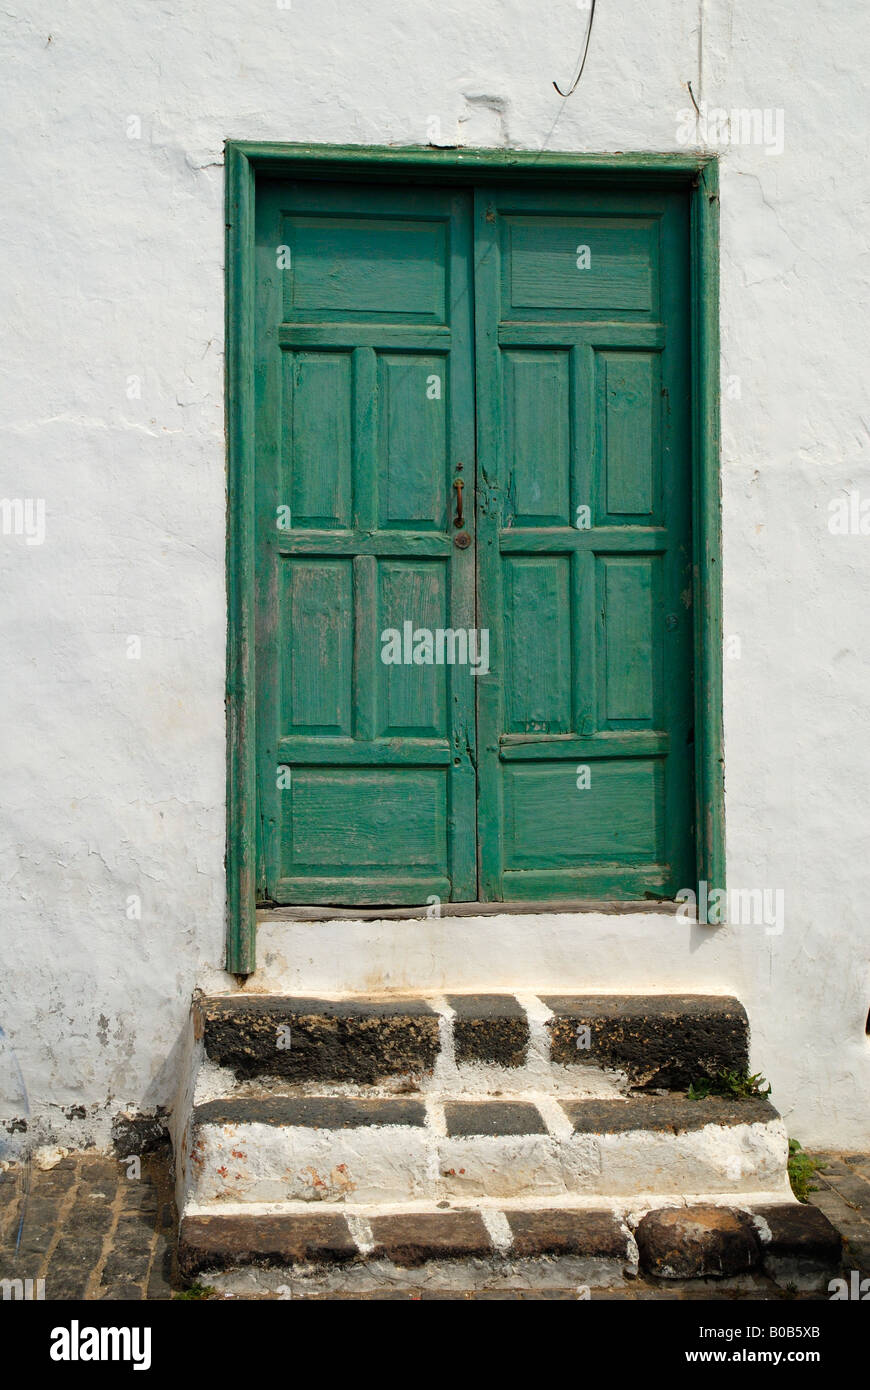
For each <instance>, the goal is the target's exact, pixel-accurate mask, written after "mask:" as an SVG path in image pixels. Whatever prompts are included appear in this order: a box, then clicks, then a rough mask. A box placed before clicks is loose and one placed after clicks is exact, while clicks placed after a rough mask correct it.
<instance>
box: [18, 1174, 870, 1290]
mask: <svg viewBox="0 0 870 1390" xmlns="http://www.w3.org/2000/svg"><path fill="white" fill-rule="evenodd" d="M813 1157H814V1158H816V1159H818V1160H819V1161H820V1162H822V1163H824V1165H825V1166H824V1168H823V1169H821V1170H819V1171H818V1172H817V1173H816V1174H815V1176H814V1178H813V1185H814V1186H815V1187H816V1189H817V1190H816V1191H812V1192H811V1193H810V1201H812V1202H813V1203H815V1205H816V1206H818V1207H820V1208H821V1210H822V1211H823V1212H824V1213H825V1215H826V1216H827V1217H828V1218H829V1219H830V1220H831V1221H832V1222H833V1223H834V1225H835V1226H837V1227H838V1229H839V1230H840V1232H841V1234H842V1235H843V1237H844V1239H845V1240H846V1242H847V1250H846V1260H845V1266H846V1268H847V1269H850V1268H855V1269H858V1270H860V1271H861V1272H862V1273H865V1274H870V1155H868V1154H833V1153H831V1154H814V1155H813ZM128 1167H129V1165H128V1162H127V1161H126V1160H118V1159H113V1158H111V1157H106V1156H105V1155H93V1154H87V1153H82V1154H73V1155H70V1156H68V1157H66V1158H62V1159H61V1160H60V1161H59V1162H58V1163H56V1164H55V1165H54V1167H52V1168H48V1169H41V1168H39V1167H38V1166H37V1165H36V1164H35V1163H34V1164H32V1165H30V1166H29V1167H28V1166H23V1165H22V1166H19V1167H17V1168H11V1169H9V1170H7V1171H6V1172H0V1279H34V1280H35V1279H43V1280H44V1281H45V1298H46V1299H48V1300H53V1299H58V1300H65V1299H98V1300H99V1299H126V1300H141V1299H170V1298H173V1297H178V1296H179V1295H181V1296H183V1297H187V1298H190V1297H197V1296H203V1297H208V1296H209V1291H208V1290H206V1289H200V1288H199V1287H198V1286H194V1288H193V1289H192V1290H189V1291H186V1292H185V1291H183V1285H182V1284H181V1282H180V1281H179V1280H178V1279H177V1276H176V1273H175V1270H174V1262H173V1261H174V1250H175V1233H176V1220H177V1218H176V1212H175V1204H174V1200H173V1189H172V1181H171V1175H170V1165H169V1155H168V1153H167V1152H165V1151H164V1152H158V1153H155V1154H153V1155H151V1156H150V1157H147V1158H144V1159H143V1160H142V1164H141V1173H140V1175H139V1176H128ZM25 1196H26V1200H25ZM19 1228H20V1235H19ZM273 1297H277V1296H273ZM354 1297H355V1298H357V1299H364V1300H372V1299H390V1300H405V1301H409V1300H418V1299H422V1300H423V1301H428V1300H431V1299H439V1300H443V1299H449V1298H460V1299H471V1300H481V1301H492V1300H496V1299H512V1300H524V1301H541V1300H553V1299H573V1300H576V1299H577V1298H578V1290H577V1289H576V1288H566V1289H546V1290H544V1289H540V1290H535V1289H526V1290H516V1291H508V1290H504V1291H484V1290H480V1291H475V1292H471V1293H466V1292H462V1293H459V1294H449V1293H445V1292H444V1291H442V1290H437V1291H436V1290H434V1289H433V1290H431V1291H425V1290H424V1291H422V1292H420V1291H412V1290H407V1289H403V1290H398V1289H383V1290H381V1291H379V1292H378V1293H375V1294H358V1295H355V1296H354ZM789 1297H794V1295H789V1294H788V1293H787V1292H785V1291H783V1290H782V1289H779V1288H778V1287H777V1286H776V1285H775V1284H773V1283H772V1282H771V1281H770V1280H768V1279H766V1278H764V1277H763V1276H747V1277H746V1278H744V1279H742V1280H740V1281H736V1280H734V1281H720V1280H712V1279H711V1280H703V1281H698V1280H693V1281H687V1282H685V1283H683V1282H677V1281H674V1282H671V1281H668V1282H666V1283H655V1282H650V1281H648V1280H644V1279H636V1280H632V1281H627V1282H626V1283H625V1284H624V1285H622V1286H621V1287H619V1288H612V1289H593V1290H592V1291H591V1298H592V1299H593V1300H597V1299H619V1300H625V1301H634V1302H646V1301H649V1300H656V1299H661V1300H673V1299H692V1300H710V1299H730V1300H739V1299H783V1298H789ZM801 1297H806V1295H802V1296H801Z"/></svg>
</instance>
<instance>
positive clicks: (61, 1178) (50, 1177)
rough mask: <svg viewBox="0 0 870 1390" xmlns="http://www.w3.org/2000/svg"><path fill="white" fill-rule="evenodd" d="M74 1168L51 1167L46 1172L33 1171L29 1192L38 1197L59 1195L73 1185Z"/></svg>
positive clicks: (63, 1193)
mask: <svg viewBox="0 0 870 1390" xmlns="http://www.w3.org/2000/svg"><path fill="white" fill-rule="evenodd" d="M75 1182H76V1172H75V1169H74V1168H59V1169H58V1168H51V1169H49V1171H48V1172H47V1173H42V1172H39V1171H37V1172H35V1173H34V1174H33V1177H32V1179H31V1189H30V1190H31V1192H33V1193H35V1194H36V1195H37V1196H39V1197H54V1198H57V1197H60V1196H61V1195H65V1194H66V1193H68V1192H69V1191H70V1190H71V1188H72V1187H74V1186H75Z"/></svg>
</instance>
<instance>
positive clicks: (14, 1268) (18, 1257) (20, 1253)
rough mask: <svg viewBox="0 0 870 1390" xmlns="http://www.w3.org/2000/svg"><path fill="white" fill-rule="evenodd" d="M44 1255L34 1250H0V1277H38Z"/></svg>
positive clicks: (41, 1270) (43, 1263)
mask: <svg viewBox="0 0 870 1390" xmlns="http://www.w3.org/2000/svg"><path fill="white" fill-rule="evenodd" d="M44 1265H45V1256H44V1255H43V1254H42V1253H40V1252H39V1251H36V1250H23V1249H19V1250H17V1251H16V1250H9V1251H6V1250H4V1251H0V1279H38V1278H40V1277H41V1275H42V1272H43V1268H44Z"/></svg>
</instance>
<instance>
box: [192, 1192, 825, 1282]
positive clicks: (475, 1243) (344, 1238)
mask: <svg viewBox="0 0 870 1390" xmlns="http://www.w3.org/2000/svg"><path fill="white" fill-rule="evenodd" d="M840 1265H841V1241H840V1237H839V1235H838V1234H837V1232H836V1230H835V1229H834V1227H833V1226H832V1225H831V1224H830V1222H829V1221H828V1220H827V1218H826V1217H825V1216H824V1215H823V1214H822V1213H821V1212H820V1211H818V1210H817V1209H816V1208H815V1207H808V1206H801V1205H799V1204H798V1203H797V1202H794V1201H784V1202H777V1203H771V1202H767V1203H763V1204H760V1205H756V1206H755V1207H751V1206H746V1205H736V1204H733V1203H732V1204H730V1205H726V1204H710V1203H706V1204H703V1205H692V1204H688V1205H687V1204H680V1205H674V1206H670V1207H665V1208H653V1209H651V1210H648V1211H646V1212H644V1213H642V1214H638V1213H636V1212H634V1213H633V1212H631V1211H629V1210H614V1209H612V1208H606V1207H602V1208H600V1209H595V1208H589V1207H586V1208H579V1207H570V1206H526V1207H523V1206H512V1207H507V1206H506V1207H505V1208H504V1209H499V1208H497V1207H492V1206H490V1207H482V1206H478V1207H475V1206H465V1207H458V1208H453V1209H451V1210H440V1209H438V1208H435V1207H429V1208H424V1207H419V1208H417V1209H413V1210H410V1209H409V1210H404V1211H401V1212H395V1211H393V1212H390V1211H388V1210H384V1209H382V1208H379V1207H376V1206H374V1207H372V1208H370V1209H369V1210H368V1211H367V1212H366V1213H365V1214H364V1215H360V1214H357V1215H349V1214H346V1213H344V1212H342V1211H337V1210H335V1209H333V1210H323V1209H322V1208H321V1209H319V1210H316V1211H311V1210H310V1209H307V1210H301V1211H300V1210H295V1211H285V1212H268V1211H266V1212H261V1211H256V1212H252V1211H239V1210H238V1209H236V1210H233V1211H225V1212H221V1213H217V1214H212V1213H206V1214H202V1213H193V1214H185V1216H184V1218H183V1220H182V1223H181V1230H180V1236H179V1266H180V1269H181V1271H182V1273H183V1275H185V1276H186V1277H187V1278H193V1277H196V1278H197V1279H199V1280H200V1281H201V1282H204V1283H208V1284H212V1285H214V1286H215V1287H217V1288H219V1289H224V1290H226V1291H234V1292H241V1293H244V1292H252V1291H259V1292H266V1291H270V1290H271V1291H273V1292H274V1291H279V1292H280V1293H281V1295H282V1296H283V1297H293V1296H304V1295H305V1294H312V1293H317V1292H333V1293H337V1292H341V1291H345V1292H363V1291H365V1290H366V1289H367V1288H383V1287H384V1286H391V1287H396V1288H399V1287H403V1286H404V1287H414V1286H416V1285H425V1287H426V1288H429V1289H431V1288H438V1287H440V1288H445V1289H453V1290H455V1291H461V1290H462V1289H464V1288H477V1289H481V1288H495V1289H497V1288H507V1287H518V1288H522V1287H553V1288H555V1287H561V1288H564V1287H568V1286H571V1285H574V1286H576V1287H577V1288H578V1294H580V1295H581V1296H582V1292H583V1290H584V1289H585V1290H586V1291H588V1289H589V1288H591V1287H599V1288H600V1287H607V1286H616V1285H619V1284H620V1283H621V1282H622V1281H623V1280H624V1279H626V1278H629V1279H630V1278H633V1277H635V1276H636V1275H637V1274H638V1272H643V1273H644V1274H646V1275H648V1276H651V1277H653V1278H656V1279H662V1280H667V1279H686V1278H694V1277H703V1278H710V1277H720V1278H733V1277H734V1276H739V1275H746V1274H751V1273H752V1272H753V1271H759V1272H763V1273H765V1274H766V1275H768V1277H770V1278H773V1279H775V1280H776V1281H777V1282H778V1283H779V1284H781V1285H782V1286H783V1287H791V1288H795V1289H813V1290H821V1289H824V1288H825V1287H826V1285H827V1281H828V1280H829V1279H830V1278H832V1277H834V1276H835V1275H836V1274H837V1273H838V1271H839V1269H840Z"/></svg>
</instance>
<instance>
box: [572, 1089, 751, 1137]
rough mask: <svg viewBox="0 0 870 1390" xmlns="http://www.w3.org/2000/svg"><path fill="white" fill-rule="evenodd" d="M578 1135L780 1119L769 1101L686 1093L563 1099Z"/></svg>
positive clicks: (672, 1130) (675, 1130)
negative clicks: (694, 1096) (695, 1096)
mask: <svg viewBox="0 0 870 1390" xmlns="http://www.w3.org/2000/svg"><path fill="white" fill-rule="evenodd" d="M560 1104H561V1106H562V1109H563V1110H564V1111H565V1114H566V1115H567V1116H568V1118H569V1120H570V1121H571V1123H572V1124H573V1126H574V1132H575V1134H616V1133H619V1134H622V1133H626V1132H627V1131H629V1130H635V1129H644V1130H659V1131H663V1132H670V1133H671V1134H683V1133H685V1132H687V1131H690V1130H696V1129H703V1128H704V1126H705V1125H742V1124H746V1125H751V1124H760V1123H761V1124H766V1123H768V1122H769V1121H770V1120H775V1119H777V1118H778V1112H777V1111H776V1110H775V1109H774V1108H773V1106H772V1105H771V1103H770V1101H769V1100H765V1099H763V1098H760V1097H749V1098H747V1099H746V1100H733V1101H732V1100H721V1099H719V1097H717V1096H710V1097H709V1098H708V1099H707V1100H688V1099H687V1098H686V1097H685V1096H679V1095H675V1096H628V1097H627V1098H626V1099H624V1100H568V1101H566V1100H563V1101H561V1102H560Z"/></svg>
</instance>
